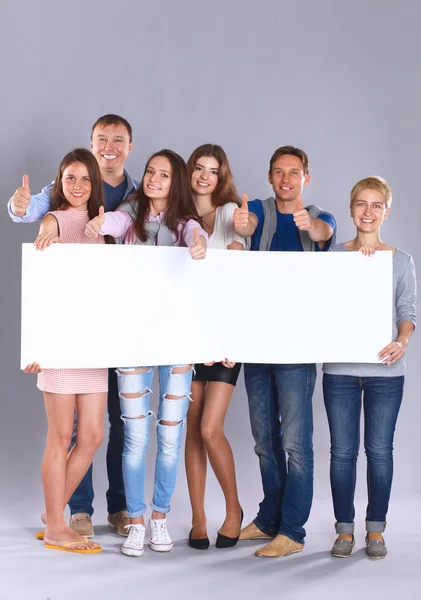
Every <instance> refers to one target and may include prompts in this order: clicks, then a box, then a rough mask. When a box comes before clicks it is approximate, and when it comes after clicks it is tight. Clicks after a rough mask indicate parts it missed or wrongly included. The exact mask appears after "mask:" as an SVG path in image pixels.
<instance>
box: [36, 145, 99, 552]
mask: <svg viewBox="0 0 421 600" xmlns="http://www.w3.org/2000/svg"><path fill="white" fill-rule="evenodd" d="M51 200H52V208H53V210H52V211H51V212H49V213H48V214H47V215H46V216H45V217H44V218H43V220H42V222H41V227H40V231H39V235H38V237H37V239H36V240H35V246H36V248H37V249H38V250H44V249H45V248H47V247H48V246H50V245H51V244H54V243H57V242H63V243H77V244H92V243H102V244H103V243H104V238H99V239H98V240H92V239H90V238H88V237H87V236H86V235H85V226H86V224H87V223H88V221H89V220H90V219H92V218H93V217H95V216H96V215H98V213H99V208H100V206H104V198H103V187H102V181H101V174H100V171H99V167H98V164H97V161H96V160H95V158H94V156H93V155H92V154H91V152H89V151H88V150H85V149H84V148H77V149H75V150H73V151H72V152H69V154H67V155H66V156H65V157H64V158H63V160H62V161H61V164H60V167H59V170H58V174H57V177H56V180H55V183H54V187H53V190H52V196H51ZM107 241H108V240H107ZM62 318H65V314H63V315H62ZM58 324H59V323H58ZM25 373H39V375H38V384H37V385H38V388H39V389H40V390H42V391H43V392H44V404H45V411H46V414H47V420H48V433H47V443H46V448H45V453H44V458H43V462H42V481H43V486H44V495H45V510H46V512H45V515H43V519H44V521H45V523H46V528H45V534H44V544H45V546H46V547H47V548H51V549H55V550H65V551H67V552H78V553H84V554H92V553H97V552H101V547H100V546H99V545H98V544H96V543H95V542H90V541H88V540H87V539H86V538H84V537H82V536H80V535H78V534H77V533H75V532H74V531H72V530H71V529H70V528H69V527H68V526H67V524H66V522H65V520H64V507H65V506H66V504H67V502H68V500H69V499H70V497H71V495H72V494H73V492H74V491H75V489H76V487H77V486H78V485H79V483H80V481H81V480H82V478H83V476H84V475H85V473H86V471H87V469H88V467H89V465H90V464H91V462H92V459H93V456H94V454H95V451H96V450H97V448H98V447H99V445H100V444H101V441H102V436H103V421H104V413H105V406H106V399H107V391H108V371H107V369H44V370H41V368H40V366H39V365H38V364H37V363H33V364H31V365H28V366H27V367H26V369H25ZM75 410H76V412H77V437H76V444H75V445H74V447H73V448H72V450H71V451H70V452H68V449H69V446H70V443H71V437H72V431H73V424H74V414H75Z"/></svg>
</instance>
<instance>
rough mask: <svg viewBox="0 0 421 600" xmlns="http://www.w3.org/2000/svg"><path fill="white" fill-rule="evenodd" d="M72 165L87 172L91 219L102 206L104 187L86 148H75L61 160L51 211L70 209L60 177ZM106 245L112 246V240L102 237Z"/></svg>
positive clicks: (94, 160) (92, 158)
mask: <svg viewBox="0 0 421 600" xmlns="http://www.w3.org/2000/svg"><path fill="white" fill-rule="evenodd" d="M73 163H81V164H82V165H85V167H86V168H87V170H88V175H89V179H90V180H91V195H90V198H89V201H88V214H89V218H90V219H93V218H94V217H97V216H98V215H99V207H100V206H104V208H105V202H104V187H103V184H102V178H101V171H100V170H99V166H98V163H97V161H96V158H95V157H94V155H93V154H92V152H90V151H89V150H86V148H75V149H74V150H72V151H71V152H69V153H68V154H66V156H65V157H64V158H63V160H62V161H61V163H60V166H59V168H58V172H57V175H56V178H55V181H54V185H53V189H52V190H51V210H66V209H68V208H69V207H70V204H69V203H68V202H67V200H66V198H65V197H64V194H63V185H62V177H63V171H64V169H66V168H67V167H68V166H69V165H71V164H73ZM104 237H105V242H106V243H107V244H113V243H114V238H112V237H111V236H108V235H106V236H104Z"/></svg>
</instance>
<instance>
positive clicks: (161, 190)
mask: <svg viewBox="0 0 421 600" xmlns="http://www.w3.org/2000/svg"><path fill="white" fill-rule="evenodd" d="M171 181H172V168H171V163H170V161H169V160H168V158H166V157H165V156H154V157H153V158H151V160H150V161H149V163H148V166H147V167H146V171H145V174H144V176H143V191H144V192H145V195H146V196H147V197H148V198H150V199H151V200H166V199H168V196H169V194H170V190H171Z"/></svg>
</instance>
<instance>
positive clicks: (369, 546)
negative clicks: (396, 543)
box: [365, 536, 387, 558]
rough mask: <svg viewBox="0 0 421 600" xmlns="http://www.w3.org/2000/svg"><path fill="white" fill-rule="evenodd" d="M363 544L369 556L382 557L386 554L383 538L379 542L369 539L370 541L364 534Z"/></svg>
mask: <svg viewBox="0 0 421 600" xmlns="http://www.w3.org/2000/svg"><path fill="white" fill-rule="evenodd" d="M365 546H366V550H367V554H368V556H369V557H370V558H384V557H385V556H386V554H387V548H386V544H385V541H384V540H383V541H381V542H379V540H371V542H370V541H369V539H368V536H366V538H365Z"/></svg>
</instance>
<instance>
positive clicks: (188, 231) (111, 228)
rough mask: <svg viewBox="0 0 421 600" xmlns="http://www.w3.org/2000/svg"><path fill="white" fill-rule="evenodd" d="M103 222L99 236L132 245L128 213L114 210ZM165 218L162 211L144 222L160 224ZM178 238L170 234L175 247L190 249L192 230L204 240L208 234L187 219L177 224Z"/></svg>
mask: <svg viewBox="0 0 421 600" xmlns="http://www.w3.org/2000/svg"><path fill="white" fill-rule="evenodd" d="M104 216H105V221H104V224H103V226H102V228H101V231H100V234H101V235H112V236H113V237H121V238H123V242H124V243H125V244H134V243H135V242H136V237H135V235H134V232H133V230H132V225H133V219H132V217H131V216H130V214H129V213H127V212H124V211H122V210H116V211H115V212H107V213H106V214H105V215H104ZM164 218H165V211H162V212H161V213H159V215H157V216H156V217H154V216H153V215H151V214H150V213H148V214H147V216H146V221H148V222H153V221H156V222H158V223H162V221H163V220H164ZM177 229H178V238H177V236H176V234H175V233H172V237H173V241H174V245H176V246H187V247H188V248H191V246H194V230H195V229H197V230H198V233H199V235H202V236H203V237H204V238H205V239H206V240H207V239H208V234H207V233H206V231H204V230H203V229H202V227H201V226H200V223H198V222H197V221H195V220H194V219H189V220H188V221H186V222H184V223H183V222H180V223H179V224H178V227H177Z"/></svg>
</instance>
